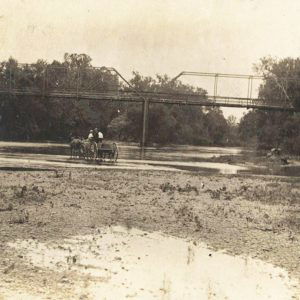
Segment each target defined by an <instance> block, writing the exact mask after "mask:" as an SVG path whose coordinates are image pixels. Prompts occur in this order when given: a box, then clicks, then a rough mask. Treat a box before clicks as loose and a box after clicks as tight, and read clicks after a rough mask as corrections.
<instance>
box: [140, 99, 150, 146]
mask: <svg viewBox="0 0 300 300" xmlns="http://www.w3.org/2000/svg"><path fill="white" fill-rule="evenodd" d="M148 118H149V100H148V99H145V101H144V102H143V128H142V141H141V147H142V148H144V147H145V146H146V144H147V133H148Z"/></svg>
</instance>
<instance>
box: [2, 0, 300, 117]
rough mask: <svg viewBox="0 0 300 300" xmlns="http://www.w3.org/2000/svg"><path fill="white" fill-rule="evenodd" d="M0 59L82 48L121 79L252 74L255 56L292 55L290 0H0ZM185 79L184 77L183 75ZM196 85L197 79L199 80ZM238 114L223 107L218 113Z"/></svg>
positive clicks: (299, 46) (296, 11)
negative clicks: (134, 75)
mask: <svg viewBox="0 0 300 300" xmlns="http://www.w3.org/2000/svg"><path fill="white" fill-rule="evenodd" d="M0 4H1V6H0V7H1V10H0V60H6V59H8V58H9V57H10V56H12V57H14V58H16V59H17V60H18V61H19V62H26V63H30V62H35V61H36V60H37V59H39V58H43V59H46V60H47V61H48V62H52V60H53V59H57V60H62V59H63V55H64V53H65V52H69V53H75V52H76V53H86V54H88V55H90V56H91V57H92V59H93V61H92V63H93V65H94V66H103V65H105V66H113V67H115V68H117V69H119V70H120V72H121V73H123V74H124V75H125V76H126V77H127V78H128V77H130V74H131V71H132V70H138V71H139V72H140V73H141V74H143V75H151V76H153V75H155V74H157V73H159V74H164V73H166V74H168V75H169V76H171V77H173V76H176V75H177V74H178V73H179V72H181V71H183V70H186V71H200V72H218V73H241V74H243V73H245V74H252V73H253V70H252V68H253V64H254V63H257V62H258V61H259V59H260V58H261V57H263V56H267V55H271V56H276V57H278V58H282V57H287V56H291V57H297V56H299V54H300V26H299V23H300V18H299V17H300V1H298V0H285V1H282V0H263V1H262V0H253V1H250V0H223V1H221V0H211V1H210V0H182V1H180V0H161V1H158V0H81V1H79V0H9V1H7V0H0ZM186 80H188V79H186ZM199 85H200V86H201V82H200V81H199ZM229 113H234V114H236V115H237V116H238V115H241V113H242V111H240V110H234V109H229V110H228V109H227V110H226V111H225V115H228V114H229Z"/></svg>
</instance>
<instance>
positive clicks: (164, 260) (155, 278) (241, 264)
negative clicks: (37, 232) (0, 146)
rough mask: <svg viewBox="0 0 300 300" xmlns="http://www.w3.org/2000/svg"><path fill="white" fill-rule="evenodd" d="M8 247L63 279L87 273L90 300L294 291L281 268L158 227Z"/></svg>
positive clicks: (281, 295)
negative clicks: (156, 230)
mask: <svg viewBox="0 0 300 300" xmlns="http://www.w3.org/2000/svg"><path fill="white" fill-rule="evenodd" d="M10 246H11V247H13V248H15V249H16V250H17V251H20V252H21V253H22V255H24V257H25V259H26V260H28V261H29V262H30V263H31V264H33V265H35V266H37V267H39V268H48V269H51V270H52V271H54V272H59V273H62V274H64V275H65V276H66V278H67V276H68V275H69V274H78V275H80V274H84V275H88V276H90V277H89V278H91V279H92V280H91V282H90V284H88V285H86V287H85V288H84V290H81V293H83V292H85V293H87V294H88V295H89V299H99V296H100V295H101V297H103V299H104V298H105V299H126V298H129V296H130V295H132V297H133V298H134V299H157V298H158V299H180V300H181V299H183V300H184V299H188V300H190V299H232V300H240V299H278V300H280V299H281V300H285V299H291V297H292V295H293V290H292V284H294V282H291V280H290V279H289V277H288V274H287V272H286V271H285V270H283V269H280V268H275V267H274V266H272V265H271V264H268V263H264V262H262V261H260V260H257V259H251V258H243V257H233V256H230V255H227V254H224V253H222V252H216V251H212V250H210V249H209V248H208V247H207V245H205V244H204V243H196V242H189V241H187V240H183V239H178V238H174V237H170V236H167V235H164V234H161V233H159V232H154V233H148V232H145V231H141V230H137V229H128V228H123V227H120V226H114V227H109V228H107V227H106V228H105V227H104V228H99V229H98V230H97V232H95V234H93V235H86V236H75V237H72V238H69V239H66V240H63V241H60V242H59V243H58V242H55V241H51V242H46V243H41V242H38V241H36V240H24V241H22V240H19V241H17V242H14V243H11V244H10ZM73 278H74V276H73ZM79 278H80V277H79ZM79 280H80V279H79ZM81 286H82V285H81ZM274 287H276V288H274ZM133 295H134V296H133Z"/></svg>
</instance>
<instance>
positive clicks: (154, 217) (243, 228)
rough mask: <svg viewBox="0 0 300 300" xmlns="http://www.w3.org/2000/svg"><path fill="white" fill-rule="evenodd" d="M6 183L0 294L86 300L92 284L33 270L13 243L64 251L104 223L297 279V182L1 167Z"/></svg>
mask: <svg viewBox="0 0 300 300" xmlns="http://www.w3.org/2000/svg"><path fill="white" fill-rule="evenodd" d="M0 182H1V188H0V195H1V198H0V199H1V200H0V222H1V227H0V238H1V246H0V247H1V261H0V282H1V283H2V284H1V286H0V290H1V287H2V289H4V290H6V291H10V290H12V291H13V290H14V289H15V290H20V293H22V292H24V291H28V290H30V293H31V294H32V295H36V296H37V297H38V299H39V298H40V297H41V296H42V295H47V297H49V299H58V298H61V299H66V298H70V299H74V298H75V299H76V298H77V299H79V298H80V297H83V298H81V299H88V298H84V292H83V293H81V292H79V290H80V291H84V289H85V288H84V286H85V285H88V282H90V280H94V279H91V278H90V277H89V276H88V277H84V278H83V277H82V275H78V273H77V272H76V271H74V270H73V269H72V270H71V271H65V272H64V273H61V272H56V271H55V270H49V269H47V268H44V267H42V266H36V265H33V264H30V263H29V262H28V260H27V258H26V255H25V254H24V253H23V252H22V251H24V249H23V250H21V249H20V250H19V251H16V250H15V249H13V248H12V247H11V246H9V245H10V244H11V243H14V242H17V241H20V240H28V241H30V240H31V241H35V242H38V243H51V244H54V245H57V246H59V245H61V244H62V243H63V241H64V240H65V239H68V238H72V237H73V236H78V235H81V236H85V235H98V234H99V235H101V230H102V229H103V228H104V227H107V226H122V227H124V228H128V230H130V229H139V230H143V231H144V232H148V233H151V232H162V233H164V234H168V235H170V236H173V237H177V238H185V239H188V240H190V241H192V242H195V243H196V244H197V243H206V244H207V245H208V247H209V248H211V249H215V250H223V251H225V252H226V253H228V254H229V255H232V256H235V255H242V256H245V257H251V258H254V259H260V260H262V261H265V262H268V263H271V264H272V265H274V266H277V267H282V268H283V269H284V270H286V271H287V272H288V274H289V275H290V276H291V278H293V279H294V280H299V279H300V266H299V253H300V218H299V211H300V202H299V199H300V181H299V179H298V178H288V177H270V176H269V177H267V178H264V177H262V176H247V177H246V176H243V175H213V174H207V175H203V174H197V173H188V172H185V173H182V172H171V173H170V172H167V171H158V170H156V171H155V170H135V171H128V170H105V169H103V170H94V169H85V168H81V169H76V168H73V169H70V168H57V169H55V170H45V171H41V170H39V171H38V170H36V171H35V170H34V169H33V170H31V171H8V170H2V171H0ZM25 248H26V247H25ZM116 256H118V255H116ZM72 259H73V258H72ZM121 259H122V258H121ZM75 260H76V259H75ZM74 264H75V265H76V261H75V262H74ZM123 267H124V268H126V266H123ZM220 268H222V266H220ZM74 285H76V286H78V287H81V289H79V290H78V288H77V289H74ZM128 295H130V293H129V294H128ZM45 297H46V296H45ZM0 299H1V297H0ZM4 299H6V298H4ZM212 299H218V298H216V297H215V298H212Z"/></svg>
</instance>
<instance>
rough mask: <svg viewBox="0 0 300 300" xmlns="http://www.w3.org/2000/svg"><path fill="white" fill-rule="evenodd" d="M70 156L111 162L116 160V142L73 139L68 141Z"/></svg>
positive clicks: (98, 161)
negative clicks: (97, 142)
mask: <svg viewBox="0 0 300 300" xmlns="http://www.w3.org/2000/svg"><path fill="white" fill-rule="evenodd" d="M70 147H71V158H76V157H78V158H83V159H85V160H87V161H95V162H97V163H100V162H111V163H115V162H117V160H118V156H119V149H118V145H117V144H116V143H100V144H98V146H97V144H96V143H95V142H91V141H89V140H82V139H73V140H72V141H71V143H70Z"/></svg>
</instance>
